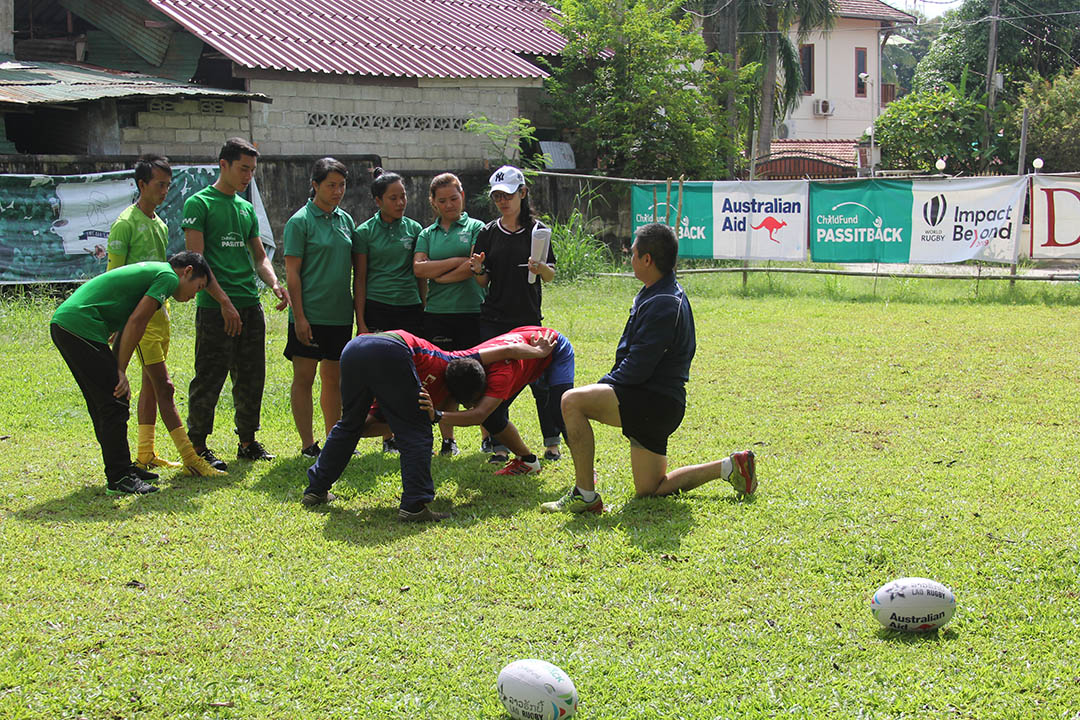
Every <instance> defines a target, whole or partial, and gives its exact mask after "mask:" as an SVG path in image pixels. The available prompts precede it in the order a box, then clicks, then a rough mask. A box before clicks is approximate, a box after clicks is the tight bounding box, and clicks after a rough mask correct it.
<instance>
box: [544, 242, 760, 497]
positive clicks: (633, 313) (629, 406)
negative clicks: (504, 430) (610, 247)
mask: <svg viewBox="0 0 1080 720" xmlns="http://www.w3.org/2000/svg"><path fill="white" fill-rule="evenodd" d="M630 250H631V258H630V263H631V265H632V266H633V268H634V276H635V277H637V279H638V280H640V281H641V282H643V283H645V287H643V288H642V289H641V290H640V291H639V292H638V294H637V297H635V298H634V304H633V305H632V306H631V308H630V318H629V319H628V320H627V321H626V327H625V329H623V334H622V338H621V339H620V340H619V345H618V348H617V349H616V350H615V366H614V367H613V368H612V369H611V372H609V373H608V374H607V375H605V376H604V377H602V378H601V379H600V382H599V383H597V384H595V385H586V386H584V387H579V388H575V389H573V390H570V391H568V392H567V393H566V394H565V395H563V398H562V415H563V420H564V422H565V424H566V434H567V445H568V446H569V447H570V453H571V454H572V455H573V457H574V481H575V487H574V488H572V489H571V490H570V492H568V493H566V495H564V496H563V497H562V498H560V499H559V500H556V501H554V502H548V503H544V504H543V505H541V509H542V510H543V511H544V512H572V513H580V512H592V513H596V514H600V513H602V512H603V511H604V501H603V500H602V499H601V498H600V494H599V493H598V492H596V487H595V471H594V469H593V459H594V457H595V453H596V446H595V440H594V436H593V431H592V426H591V425H590V424H589V422H590V421H591V420H596V421H598V422H602V423H604V424H605V425H613V426H615V427H621V428H622V431H623V435H625V436H626V437H627V438H628V439H629V440H630V467H631V471H632V472H633V475H634V489H635V490H636V491H637V495H638V497H645V496H650V495H670V494H671V493H675V492H679V491H682V490H690V489H692V488H696V487H698V486H699V485H704V484H705V483H707V482H709V481H710V480H715V479H716V478H723V479H725V480H727V481H728V482H730V483H731V484H732V486H734V488H735V489H736V490H737V491H739V492H741V493H746V494H750V493H753V492H754V490H756V489H757V475H756V472H755V469H754V453H753V452H751V451H749V450H746V451H743V452H737V453H733V454H732V455H730V456H729V457H726V458H723V459H722V460H716V461H713V462H709V463H704V464H702V465H691V466H688V467H683V468H679V469H677V470H672V471H671V472H668V471H667V441H668V437H669V436H670V435H671V434H672V433H674V432H675V430H676V429H677V428H678V427H679V425H680V423H682V419H683V414H684V413H685V411H686V382H687V380H689V379H690V361H691V360H693V358H694V351H695V349H696V341H695V336H694V314H693V313H692V312H691V310H690V301H689V299H687V297H686V293H685V292H684V291H683V289H682V286H681V285H679V283H678V282H677V281H676V280H675V260H676V258H677V257H678V254H679V242H678V240H676V238H675V235H674V234H673V233H672V232H671V229H670V228H669V227H667V226H666V225H661V224H659V223H652V224H649V225H644V226H642V227H641V228H639V229H638V231H637V234H636V236H635V238H634V245H633V247H631V249H630Z"/></svg>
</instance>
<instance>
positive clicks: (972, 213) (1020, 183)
mask: <svg viewBox="0 0 1080 720" xmlns="http://www.w3.org/2000/svg"><path fill="white" fill-rule="evenodd" d="M1026 190H1027V178H1024V177H996V178H995V177H991V178H968V179H949V180H914V181H912V183H911V195H912V203H911V252H910V255H909V260H908V262H910V263H916V264H931V263H953V262H963V261H964V260H982V261H985V262H995V263H1006V264H1009V263H1014V262H1016V255H1017V250H1018V248H1019V239H1020V224H1021V221H1022V220H1023V216H1024V198H1025V195H1026V192H1025V191H1026Z"/></svg>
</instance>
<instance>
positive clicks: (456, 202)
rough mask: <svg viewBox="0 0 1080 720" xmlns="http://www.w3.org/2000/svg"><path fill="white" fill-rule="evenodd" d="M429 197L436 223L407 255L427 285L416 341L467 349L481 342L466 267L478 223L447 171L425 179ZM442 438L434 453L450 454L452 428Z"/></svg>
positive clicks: (476, 298)
mask: <svg viewBox="0 0 1080 720" xmlns="http://www.w3.org/2000/svg"><path fill="white" fill-rule="evenodd" d="M430 199H431V207H432V208H433V209H434V210H435V215H436V216H437V218H438V219H437V220H436V221H435V222H434V223H432V224H431V226H430V227H426V228H424V229H423V231H421V233H420V237H418V238H417V239H416V253H415V254H414V255H413V272H415V273H416V277H418V278H423V279H425V280H426V281H427V282H428V295H427V305H426V306H425V307H424V324H423V327H424V332H423V334H422V337H423V338H425V339H426V340H429V341H431V342H432V343H434V344H436V345H438V346H439V347H441V348H442V349H443V350H467V349H469V348H471V347H473V346H474V345H479V344H480V342H481V341H483V340H484V339H485V338H484V337H483V336H482V335H481V334H480V304H481V303H482V302H483V301H484V290H483V288H481V287H480V286H479V285H478V284H477V283H476V282H475V281H474V280H473V274H472V267H471V265H470V264H469V256H470V254H471V252H472V246H473V243H474V242H476V234H477V233H478V232H480V230H482V229H483V227H484V223H482V222H481V221H479V220H477V219H475V218H471V217H469V215H468V213H466V212H464V207H465V190H464V189H463V188H462V187H461V181H460V180H458V177H457V176H456V175H454V174H453V173H443V174H441V175H437V176H436V177H435V179H433V180H432V181H431V198H430ZM444 409H445V408H444ZM449 409H451V410H453V409H456V407H455V408H449ZM442 434H443V435H442V448H441V449H440V450H439V454H440V455H456V454H457V453H458V448H457V443H455V442H454V434H453V428H449V427H447V428H442Z"/></svg>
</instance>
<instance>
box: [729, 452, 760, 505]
mask: <svg viewBox="0 0 1080 720" xmlns="http://www.w3.org/2000/svg"><path fill="white" fill-rule="evenodd" d="M728 482H729V483H731V486H732V487H733V488H735V491H736V492H740V493H743V494H744V495H753V494H754V491H755V490H757V468H756V467H755V464H754V451H753V450H742V451H741V452H736V453H731V475H730V476H729V477H728Z"/></svg>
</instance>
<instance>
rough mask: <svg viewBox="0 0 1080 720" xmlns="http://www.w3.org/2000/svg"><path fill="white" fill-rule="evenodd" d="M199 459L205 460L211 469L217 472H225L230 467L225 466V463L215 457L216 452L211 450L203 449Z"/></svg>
mask: <svg viewBox="0 0 1080 720" xmlns="http://www.w3.org/2000/svg"><path fill="white" fill-rule="evenodd" d="M199 457H201V458H202V459H203V460H205V461H206V462H207V463H208V464H209V465H210V467H212V468H214V469H215V470H220V471H221V472H225V471H226V470H228V469H229V466H228V465H226V464H225V461H224V460H222V459H221V458H219V457H218V456H217V455H215V454H214V451H213V450H211V449H210V448H203V451H202V452H201V453H199Z"/></svg>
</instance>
